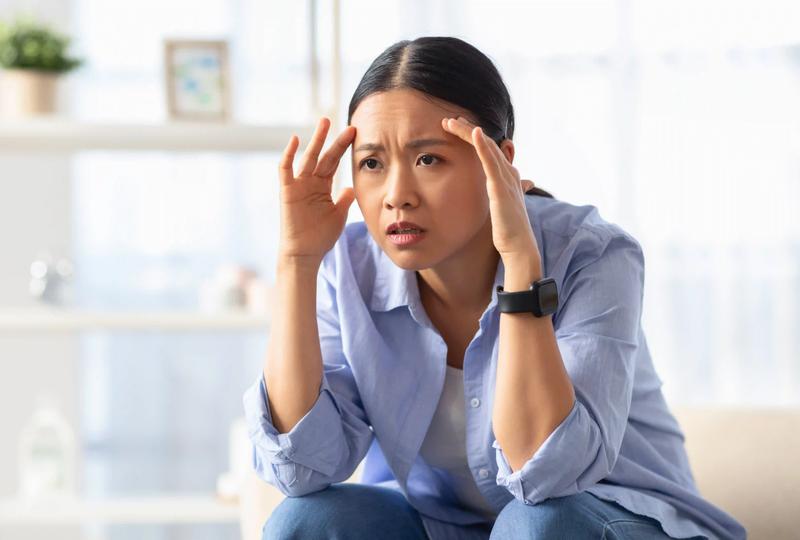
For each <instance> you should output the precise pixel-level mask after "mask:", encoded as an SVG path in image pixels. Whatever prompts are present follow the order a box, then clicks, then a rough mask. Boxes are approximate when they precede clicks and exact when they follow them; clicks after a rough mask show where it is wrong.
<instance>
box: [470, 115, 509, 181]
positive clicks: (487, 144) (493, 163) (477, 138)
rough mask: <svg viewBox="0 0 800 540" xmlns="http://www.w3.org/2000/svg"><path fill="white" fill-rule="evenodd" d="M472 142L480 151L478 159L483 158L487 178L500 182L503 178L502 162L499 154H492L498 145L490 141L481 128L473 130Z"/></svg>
mask: <svg viewBox="0 0 800 540" xmlns="http://www.w3.org/2000/svg"><path fill="white" fill-rule="evenodd" d="M472 141H473V145H474V146H475V149H476V150H477V151H478V157H480V158H481V163H483V170H484V171H486V176H487V177H490V178H492V180H497V181H499V180H500V178H502V171H501V169H500V162H499V161H498V159H497V154H495V153H494V152H492V149H491V147H492V146H496V145H495V144H494V143H493V142H491V141H490V140H489V138H488V137H487V136H486V134H485V133H484V132H483V130H482V129H481V128H480V126H479V127H476V128H474V129H473V130H472Z"/></svg>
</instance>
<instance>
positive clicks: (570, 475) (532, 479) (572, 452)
mask: <svg viewBox="0 0 800 540" xmlns="http://www.w3.org/2000/svg"><path fill="white" fill-rule="evenodd" d="M492 447H494V448H495V449H496V450H495V458H496V461H497V467H498V473H497V479H496V482H497V485H500V486H503V487H505V488H506V489H508V490H509V491H510V492H511V494H512V495H513V496H514V497H515V498H516V499H518V500H520V501H522V502H523V503H525V504H528V505H534V504H538V503H540V502H542V501H544V500H545V499H548V498H550V497H558V496H562V495H567V494H572V493H577V492H578V491H580V490H579V489H578V487H577V484H578V478H579V477H580V476H581V475H582V473H583V472H584V471H583V469H584V468H585V467H586V463H587V460H588V461H593V459H594V458H595V456H596V455H597V453H598V451H599V450H600V447H601V444H600V437H599V433H598V430H597V429H596V427H594V426H592V425H591V419H590V418H589V415H588V412H587V411H586V408H585V407H584V406H583V404H582V403H581V402H580V401H578V400H577V399H576V400H575V403H574V404H573V406H572V409H571V410H570V412H569V414H568V415H567V417H566V418H564V420H563V421H562V422H561V423H560V424H559V425H558V426H557V427H556V429H555V430H553V432H552V433H551V434H550V435H549V436H548V437H547V439H545V441H544V442H543V443H542V445H541V446H540V447H539V448H538V449H537V450H536V453H535V454H534V455H533V457H531V458H530V459H529V460H528V461H526V462H525V463H524V464H523V466H522V468H520V469H518V470H516V471H512V469H511V465H509V463H508V460H507V459H506V457H505V455H504V453H503V450H502V448H501V447H500V444H499V443H498V442H497V439H495V440H494V442H492Z"/></svg>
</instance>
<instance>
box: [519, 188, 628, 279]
mask: <svg viewBox="0 0 800 540" xmlns="http://www.w3.org/2000/svg"><path fill="white" fill-rule="evenodd" d="M525 204H526V209H527V212H528V218H529V219H530V222H531V225H532V227H533V228H534V230H537V229H538V233H537V236H538V237H539V238H537V240H540V245H539V249H540V251H541V252H542V257H543V259H544V264H545V268H546V269H547V271H548V273H559V274H561V276H562V278H563V277H566V276H567V275H568V274H570V273H573V272H576V271H577V270H579V269H581V268H583V267H584V266H586V265H588V264H590V263H592V262H594V261H597V260H598V259H599V258H600V257H603V256H604V255H609V254H610V253H611V252H613V251H615V250H617V249H620V248H621V249H624V250H629V251H632V252H638V254H639V255H640V256H641V254H642V247H641V245H640V244H639V242H638V241H637V240H636V238H634V237H633V235H632V234H630V233H629V232H628V231H626V230H625V229H623V228H622V227H621V226H620V225H618V224H616V223H613V222H610V221H608V220H606V219H605V218H604V217H602V216H601V214H600V211H599V210H598V208H597V207H596V206H594V205H574V204H571V203H568V202H565V201H560V200H557V199H550V198H548V197H541V196H526V197H525Z"/></svg>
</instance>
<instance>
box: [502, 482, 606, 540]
mask: <svg viewBox="0 0 800 540" xmlns="http://www.w3.org/2000/svg"><path fill="white" fill-rule="evenodd" d="M585 497H591V495H589V494H587V493H578V494H575V495H570V496H567V497H556V498H552V499H547V500H545V501H542V502H540V503H539V504H535V505H528V504H525V503H523V502H521V501H519V500H517V499H514V500H512V501H511V502H509V503H508V504H506V506H505V507H504V508H503V509H502V510H501V512H500V513H499V514H498V516H497V520H496V521H495V523H494V526H493V527H492V534H491V539H492V540H501V539H506V538H570V537H573V535H575V534H578V535H580V534H585V533H586V532H588V531H591V530H592V529H594V528H595V527H596V526H599V527H600V529H599V530H602V521H601V522H600V523H597V522H596V521H597V520H596V517H597V516H593V515H592V514H591V511H590V509H589V508H588V506H587V504H586V501H585V500H584V499H585Z"/></svg>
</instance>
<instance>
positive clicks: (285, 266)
mask: <svg viewBox="0 0 800 540" xmlns="http://www.w3.org/2000/svg"><path fill="white" fill-rule="evenodd" d="M321 265H322V259H321V258H320V257H318V256H311V255H287V254H278V272H279V273H281V272H309V273H314V274H315V275H316V273H317V272H318V271H319V267H320V266H321Z"/></svg>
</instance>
